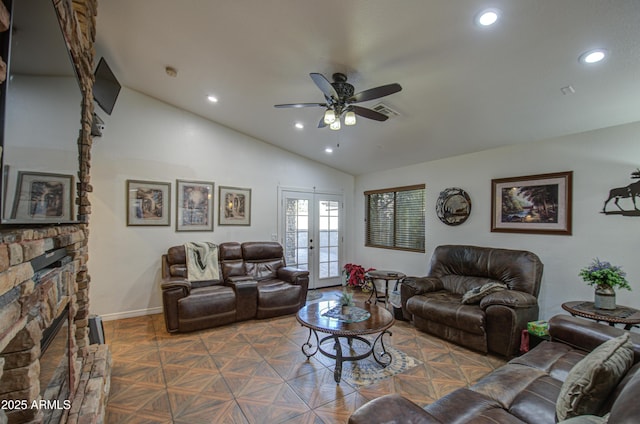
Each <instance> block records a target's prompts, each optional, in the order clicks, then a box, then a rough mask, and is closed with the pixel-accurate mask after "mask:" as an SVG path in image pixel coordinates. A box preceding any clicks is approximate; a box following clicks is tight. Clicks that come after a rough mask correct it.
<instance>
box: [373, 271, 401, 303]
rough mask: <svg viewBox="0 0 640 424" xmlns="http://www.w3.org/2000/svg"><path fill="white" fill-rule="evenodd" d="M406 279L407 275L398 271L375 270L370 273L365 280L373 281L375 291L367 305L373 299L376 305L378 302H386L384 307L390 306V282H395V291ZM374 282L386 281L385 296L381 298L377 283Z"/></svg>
mask: <svg viewBox="0 0 640 424" xmlns="http://www.w3.org/2000/svg"><path fill="white" fill-rule="evenodd" d="M405 277H406V275H405V274H403V273H401V272H398V271H380V270H374V271H369V272H367V273H366V274H365V275H364V278H365V279H367V280H369V281H371V285H372V286H373V290H371V295H369V299H367V303H371V299H372V298H373V299H374V300H375V302H376V303H378V300H384V306H385V307H387V305H388V304H389V281H395V282H396V285H395V288H394V290H396V289H397V288H398V283H400V281H402V280H403V279H404V278H405ZM374 280H384V283H385V291H384V296H380V295H379V294H378V289H377V288H376V282H375V281H374Z"/></svg>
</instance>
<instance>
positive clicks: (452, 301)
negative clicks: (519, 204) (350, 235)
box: [400, 245, 543, 357]
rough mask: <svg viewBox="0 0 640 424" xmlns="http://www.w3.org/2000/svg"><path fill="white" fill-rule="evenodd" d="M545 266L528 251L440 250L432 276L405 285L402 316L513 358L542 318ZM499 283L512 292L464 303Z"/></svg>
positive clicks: (458, 247)
mask: <svg viewBox="0 0 640 424" xmlns="http://www.w3.org/2000/svg"><path fill="white" fill-rule="evenodd" d="M542 268H543V265H542V262H540V259H539V258H538V256H536V255H535V254H533V253H531V252H527V251H523V250H510V249H496V248H489V247H477V246H463V245H444V246H438V247H437V248H436V249H435V251H434V252H433V256H432V257H431V263H430V270H429V273H428V275H427V276H426V277H408V278H406V279H405V280H404V282H403V284H402V285H401V288H400V295H401V303H402V313H403V316H404V318H405V319H407V320H411V321H413V323H414V325H415V326H416V328H418V329H420V330H422V331H425V332H427V333H430V334H434V335H436V336H438V337H440V338H442V339H445V340H448V341H450V342H453V343H456V344H459V345H462V346H465V347H468V348H470V349H473V350H477V351H480V352H493V353H497V354H499V355H503V356H505V357H512V356H514V355H515V354H517V353H518V351H519V346H520V334H521V332H522V330H523V329H525V328H526V326H527V323H528V322H529V321H535V320H537V319H538V299H537V297H538V293H539V291H540V281H541V278H542ZM496 282H497V283H503V284H504V285H506V288H507V290H501V291H497V292H493V293H490V294H487V295H486V296H484V297H482V298H481V299H480V300H478V303H473V304H463V303H462V299H463V296H464V295H465V293H468V292H469V291H471V290H474V289H475V290H476V291H478V290H480V288H481V287H483V286H484V287H487V286H485V285H487V284H488V285H491V283H496ZM493 285H495V284H493Z"/></svg>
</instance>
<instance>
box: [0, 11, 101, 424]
mask: <svg viewBox="0 0 640 424" xmlns="http://www.w3.org/2000/svg"><path fill="white" fill-rule="evenodd" d="M14 1H19V0H14ZM45 1H46V0H45ZM53 3H54V5H55V7H56V10H57V12H58V15H59V18H60V21H61V23H62V27H63V28H65V33H66V38H67V44H68V46H69V48H70V50H71V55H72V58H73V61H74V63H75V65H76V68H77V70H78V75H79V78H80V85H81V87H82V91H83V100H82V116H80V117H78V118H79V123H80V131H79V136H78V140H77V143H78V183H77V200H76V203H77V220H78V222H79V223H78V224H74V225H60V226H50V227H43V228H36V229H34V228H28V227H25V228H11V229H8V230H1V231H0V352H3V357H2V358H0V393H2V394H0V399H19V400H27V401H28V402H31V401H32V400H38V399H39V392H40V387H39V380H38V377H39V356H40V340H41V338H42V330H43V329H44V328H46V327H48V325H49V324H50V322H51V320H52V319H53V318H55V317H56V316H57V315H56V314H58V313H59V312H61V311H62V310H63V309H64V307H65V306H66V305H69V307H70V311H71V312H70V313H71V316H72V317H73V319H72V321H73V322H72V334H74V335H75V337H72V340H70V347H71V353H72V357H73V360H72V361H71V363H72V376H73V380H72V384H73V387H72V388H71V391H72V395H71V396H70V397H71V398H73V401H72V407H71V409H70V410H67V411H65V413H64V416H63V418H62V421H61V422H73V423H75V422H82V423H85V422H87V423H88V422H101V421H102V418H103V417H104V407H105V403H106V398H107V395H108V388H109V380H110V377H109V373H110V358H109V352H108V348H107V347H106V346H101V347H96V346H89V283H90V277H89V273H88V270H87V260H88V249H87V244H88V241H89V215H90V214H91V204H90V202H89V198H88V196H89V193H90V192H91V191H92V187H91V184H90V172H89V171H90V166H91V144H92V137H91V122H92V117H93V93H92V86H93V68H94V56H95V54H94V42H95V30H96V15H97V6H98V4H97V0H53ZM0 6H2V4H0ZM2 9H4V8H2V7H0V21H1V20H2V18H3V14H5V15H6V9H5V10H4V11H3V10H2ZM1 26H2V23H1V22H0V28H1ZM3 63H4V62H3V61H2V60H1V59H0V78H1V79H3V78H4V75H3V74H5V72H4V71H5V68H4V66H3ZM8 107H10V106H8ZM69 142H73V140H69ZM59 247H64V248H66V250H67V253H68V255H69V256H71V258H72V261H71V262H70V263H69V264H66V265H64V266H63V267H61V268H58V269H56V270H55V271H53V272H51V273H50V274H49V275H47V278H46V279H44V281H42V282H41V283H40V284H38V285H36V284H35V282H34V280H33V277H34V273H33V268H32V267H31V264H30V262H29V261H30V260H31V259H33V258H35V257H37V256H38V255H40V254H43V253H45V252H46V251H47V250H50V249H52V248H59ZM2 384H4V385H7V386H5V387H1V385H2ZM42 417H43V415H42V411H41V410H37V409H30V408H29V409H26V410H23V411H4V410H0V424H2V423H4V422H7V421H8V422H36V423H38V422H41V421H42V419H43V418H42Z"/></svg>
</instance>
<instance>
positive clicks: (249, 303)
mask: <svg viewBox="0 0 640 424" xmlns="http://www.w3.org/2000/svg"><path fill="white" fill-rule="evenodd" d="M218 258H219V264H220V271H221V279H220V280H212V281H189V279H188V276H187V265H186V255H185V248H184V246H174V247H171V248H169V250H168V251H167V253H166V254H164V255H162V279H163V280H162V283H161V288H162V306H163V312H164V319H165V325H166V328H167V331H168V332H170V333H173V332H188V331H195V330H201V329H205V328H211V327H217V326H220V325H225V324H229V323H232V322H236V321H242V320H247V319H252V318H267V317H274V316H279V315H285V314H291V313H295V312H297V311H298V309H300V308H301V307H303V306H304V305H305V302H306V298H307V288H308V285H309V272H308V271H303V270H298V269H295V268H289V267H286V264H285V261H284V257H283V250H282V246H281V245H280V244H279V243H275V242H246V243H242V244H240V243H235V242H229V243H222V244H221V245H220V246H219V251H218Z"/></svg>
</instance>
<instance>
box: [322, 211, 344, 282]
mask: <svg viewBox="0 0 640 424" xmlns="http://www.w3.org/2000/svg"><path fill="white" fill-rule="evenodd" d="M318 215H319V216H318V219H319V226H318V228H319V243H318V247H319V249H320V251H319V255H320V258H319V260H320V269H319V272H320V274H319V278H335V277H338V276H340V269H339V268H340V267H339V261H340V258H339V254H338V252H339V243H338V242H339V240H338V229H339V228H338V226H339V222H340V219H339V215H340V204H339V202H337V201H330V200H320V201H319V202H318Z"/></svg>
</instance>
